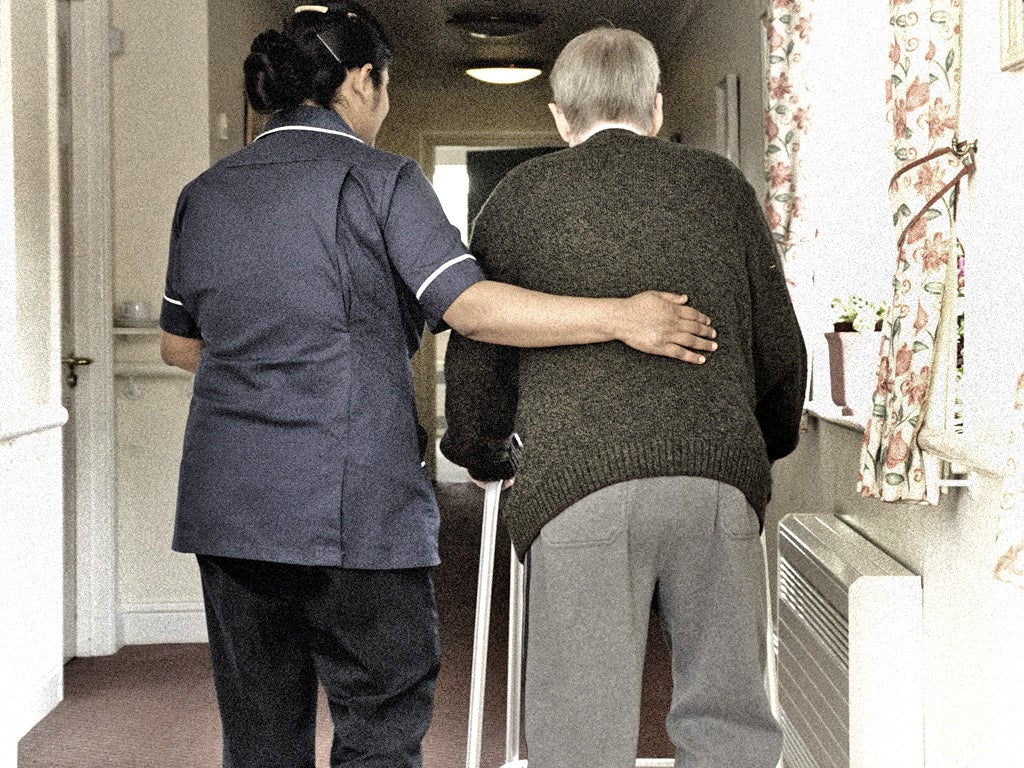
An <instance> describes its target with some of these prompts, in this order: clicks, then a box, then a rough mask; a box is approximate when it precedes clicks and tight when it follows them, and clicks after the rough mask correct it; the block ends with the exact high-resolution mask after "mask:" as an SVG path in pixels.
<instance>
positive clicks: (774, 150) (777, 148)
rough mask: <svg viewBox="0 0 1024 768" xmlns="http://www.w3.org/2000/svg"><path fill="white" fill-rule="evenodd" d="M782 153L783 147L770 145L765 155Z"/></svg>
mask: <svg viewBox="0 0 1024 768" xmlns="http://www.w3.org/2000/svg"><path fill="white" fill-rule="evenodd" d="M781 151H782V147H780V146H778V145H777V144H769V145H768V146H767V147H766V148H765V150H764V153H765V154H766V155H774V154H776V153H777V152H781Z"/></svg>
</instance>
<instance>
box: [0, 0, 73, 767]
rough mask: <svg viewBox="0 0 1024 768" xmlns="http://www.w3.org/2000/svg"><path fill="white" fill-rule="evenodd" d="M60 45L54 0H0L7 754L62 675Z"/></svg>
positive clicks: (2, 719) (1, 729) (2, 631)
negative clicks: (49, 0) (51, 0)
mask: <svg viewBox="0 0 1024 768" xmlns="http://www.w3.org/2000/svg"><path fill="white" fill-rule="evenodd" d="M55 47H56V9H55V7H54V4H43V3H38V2H35V1H34V0H0V360H3V362H4V364H3V366H0V489H2V490H0V521H2V525H3V535H2V536H0V596H2V599H0V690H3V691H4V695H3V697H2V698H0V766H15V765H16V764H17V741H18V739H19V738H20V737H21V736H22V735H23V734H24V733H25V732H26V731H27V730H28V729H29V728H30V727H31V726H32V725H33V724H34V723H35V722H36V721H37V720H38V719H39V718H40V717H42V716H43V715H44V714H45V713H46V712H48V711H49V710H50V709H51V708H52V707H53V706H55V705H56V704H57V702H58V701H59V700H60V697H61V695H62V685H63V678H62V663H63V644H62V610H63V607H62V602H63V600H62V587H63V584H62V573H63V569H62V567H61V563H62V546H63V542H62V538H63V506H62V487H61V436H60V432H59V430H58V429H56V428H57V427H59V426H60V425H61V424H62V423H63V420H64V418H65V417H66V414H65V413H64V411H63V408H62V406H61V402H60V379H59V370H60V366H59V363H58V361H57V358H58V356H59V316H58V314H57V313H58V306H59V305H58V301H57V299H58V296H59V285H60V283H59V276H60V267H59V254H60V250H59V249H60V205H59V200H58V196H57V178H58V173H57V170H58V168H57V162H58V161H57V153H58V148H57V119H56V64H55V61H56V56H55V55H54V52H55ZM22 433H24V434H22Z"/></svg>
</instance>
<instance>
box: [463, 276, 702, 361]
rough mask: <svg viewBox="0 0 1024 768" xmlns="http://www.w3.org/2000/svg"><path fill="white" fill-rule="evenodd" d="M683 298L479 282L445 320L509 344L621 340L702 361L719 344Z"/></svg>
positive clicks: (472, 336)
mask: <svg viewBox="0 0 1024 768" xmlns="http://www.w3.org/2000/svg"><path fill="white" fill-rule="evenodd" d="M686 302H687V297H686V296H681V295H678V294H674V293H666V292H663V291H645V292H644V293H639V294H637V295H635V296H631V297H629V298H627V299H591V298H582V297H578V296H552V295H550V294H547V293H539V292H537V291H531V290H527V289H525V288H520V287H518V286H514V285H509V284H506V283H499V282H495V281H493V280H484V281H481V282H478V283H474V284H473V285H471V286H470V287H469V288H467V289H466V290H465V291H463V292H462V293H461V294H460V295H459V297H458V298H456V299H455V301H454V302H452V304H451V306H449V307H448V311H447V312H445V314H444V319H445V322H446V323H448V325H450V326H451V327H452V328H454V329H455V330H456V331H458V332H459V333H460V334H461V335H463V336H465V337H466V338H469V339H474V340H476V341H484V342H488V343H491V344H504V345H506V346H510V347H558V346H563V345H568V344H592V343H597V342H603V341H615V340H618V341H621V342H623V343H625V344H628V345H629V346H630V347H633V348H634V349H638V350H640V351H641V352H647V353H649V354H654V355H663V356H665V357H674V358H676V359H678V360H683V361H684V362H688V363H697V364H700V363H703V362H704V360H705V356H704V353H705V352H710V351H713V350H715V349H717V348H718V345H717V344H716V343H715V342H714V341H712V339H714V338H715V335H716V334H715V330H714V328H713V327H712V326H711V320H710V318H708V317H707V316H706V315H704V314H703V313H702V312H699V311H697V310H696V309H694V308H693V307H690V306H687V305H686Z"/></svg>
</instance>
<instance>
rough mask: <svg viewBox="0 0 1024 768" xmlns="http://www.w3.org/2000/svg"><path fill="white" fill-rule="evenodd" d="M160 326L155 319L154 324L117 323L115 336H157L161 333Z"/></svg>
mask: <svg viewBox="0 0 1024 768" xmlns="http://www.w3.org/2000/svg"><path fill="white" fill-rule="evenodd" d="M159 333H160V326H159V324H158V323H157V322H156V321H155V320H154V321H153V324H152V325H115V326H114V335H115V336H155V335H159Z"/></svg>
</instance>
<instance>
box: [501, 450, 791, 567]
mask: <svg viewBox="0 0 1024 768" xmlns="http://www.w3.org/2000/svg"><path fill="white" fill-rule="evenodd" d="M526 450H527V454H529V451H530V446H529V445H528V446H527V449H526ZM531 458H532V457H530V456H529V455H528V456H527V457H526V458H525V461H524V466H523V468H522V469H521V471H520V472H519V474H518V475H517V476H516V484H515V486H513V488H512V492H511V493H510V495H509V498H508V501H507V504H506V506H505V510H504V513H505V522H506V524H507V525H508V530H509V535H510V536H511V538H512V542H513V544H514V545H515V548H516V553H517V554H518V555H519V557H520V559H522V558H523V557H524V556H525V554H526V550H527V549H529V547H530V544H532V543H533V540H534V539H535V538H537V536H538V535H539V534H540V529H541V528H543V527H544V525H545V524H546V523H547V522H548V521H549V520H551V519H552V518H554V517H555V516H556V515H558V514H559V513H560V512H562V511H563V510H564V509H566V508H568V507H570V506H572V505H573V504H575V503H576V502H577V501H579V500H580V499H582V498H584V497H585V496H589V495H590V494H591V493H594V492H595V491H598V490H600V489H601V488H604V487H605V486H608V485H614V484H615V483H621V482H625V481H627V480H639V479H642V478H647V477H664V476H685V477H707V478H710V479H712V480H718V481H720V482H723V483H727V484H728V485H732V486H734V487H736V488H738V489H739V490H740V491H742V492H743V495H744V496H746V498H747V501H748V502H749V503H750V506H751V507H753V508H754V511H755V512H756V513H757V516H758V519H759V520H760V521H761V525H762V526H763V525H764V510H765V506H767V503H768V496H769V492H770V490H771V465H770V464H769V462H768V459H767V458H766V456H765V455H764V452H763V450H760V451H759V450H757V448H754V449H751V448H749V447H745V446H744V447H738V446H734V445H722V444H716V443H710V442H704V441H698V440H679V441H675V440H672V441H668V440H663V441H647V442H644V443H634V444H618V445H610V446H604V447H602V448H599V449H597V450H594V451H591V453H590V455H588V456H587V457H585V458H582V459H581V460H579V461H577V462H574V463H573V464H572V466H560V467H557V468H555V467H547V466H542V465H541V462H535V461H532V460H531Z"/></svg>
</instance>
